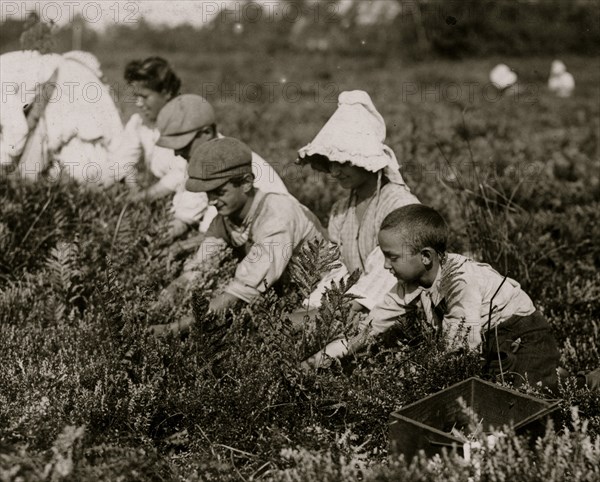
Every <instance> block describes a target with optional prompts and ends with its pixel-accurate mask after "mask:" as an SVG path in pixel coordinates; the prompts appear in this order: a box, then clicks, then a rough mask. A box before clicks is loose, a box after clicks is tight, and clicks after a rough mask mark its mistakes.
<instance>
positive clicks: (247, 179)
mask: <svg viewBox="0 0 600 482" xmlns="http://www.w3.org/2000/svg"><path fill="white" fill-rule="evenodd" d="M253 180H254V176H253V174H252V151H251V150H250V148H249V147H248V146H247V145H246V144H244V143H243V142H241V141H238V140H236V139H233V138H229V137H224V138H219V139H213V140H210V141H207V142H204V143H201V144H198V145H195V146H194V147H193V149H192V152H191V158H190V163H189V166H188V180H187V183H186V189H187V190H188V191H191V192H206V193H207V195H208V199H209V204H210V205H211V206H214V207H215V208H216V210H217V213H218V214H217V216H216V217H215V218H214V220H213V221H212V223H211V225H210V227H209V228H208V230H207V232H206V238H205V239H204V241H203V242H202V244H201V245H200V248H199V249H198V252H197V253H196V254H195V256H193V257H192V258H190V259H188V261H187V262H186V263H185V265H184V272H183V274H182V275H181V276H180V277H179V279H177V280H175V281H174V283H177V284H178V285H181V284H186V283H189V282H190V281H192V280H193V279H194V278H195V277H196V274H197V273H196V271H195V269H196V268H198V267H200V266H202V265H203V264H204V263H206V262H207V260H208V259H210V258H211V257H212V256H214V255H215V253H217V252H218V251H219V249H218V248H219V247H224V246H232V247H234V248H241V249H243V252H244V253H245V256H244V258H243V259H242V260H241V261H240V262H239V264H238V266H237V268H236V271H235V276H234V278H233V279H232V280H231V281H230V282H229V283H228V284H227V286H226V287H225V289H224V291H223V293H221V294H219V295H217V296H215V297H213V298H212V299H211V300H210V304H209V311H213V312H222V311H224V310H226V309H227V308H229V307H231V306H232V305H233V304H234V303H236V302H237V301H244V302H247V303H248V302H251V301H252V300H254V299H255V298H256V297H258V296H260V295H261V294H262V293H263V292H264V291H265V290H266V289H267V287H271V286H272V285H273V284H274V283H275V282H276V281H277V280H278V279H279V278H280V277H281V275H282V274H283V272H284V271H285V269H286V267H287V265H288V262H290V261H291V262H293V257H294V255H295V254H296V253H297V252H298V251H299V250H300V249H301V247H302V245H303V244H304V243H305V242H307V241H313V240H320V239H322V238H323V234H322V233H323V231H322V228H321V225H320V223H319V221H318V219H317V218H316V217H315V216H314V214H312V213H311V212H310V211H309V210H308V209H307V208H306V207H304V206H303V205H302V204H300V203H299V202H298V201H297V200H296V199H295V198H294V197H292V196H291V195H289V194H281V193H265V192H263V191H261V190H260V189H257V188H255V187H254V186H253ZM167 290H168V288H167ZM191 323H193V318H191V317H187V318H185V319H183V320H180V321H177V322H174V323H171V324H169V325H155V326H153V327H151V330H152V331H153V332H154V333H156V334H161V333H164V332H168V331H171V332H178V331H180V330H183V329H187V328H188V327H189V326H190V325H191Z"/></svg>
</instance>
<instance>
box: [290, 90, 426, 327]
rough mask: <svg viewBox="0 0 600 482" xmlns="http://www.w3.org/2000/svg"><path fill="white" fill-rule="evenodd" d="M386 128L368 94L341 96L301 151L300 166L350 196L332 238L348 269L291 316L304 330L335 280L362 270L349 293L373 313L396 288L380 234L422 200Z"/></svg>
mask: <svg viewBox="0 0 600 482" xmlns="http://www.w3.org/2000/svg"><path fill="white" fill-rule="evenodd" d="M385 136H386V127H385V122H384V120H383V117H382V116H381V115H380V114H379V112H378V111H377V109H376V108H375V106H374V105H373V102H372V101H371V98H370V97H369V95H368V94H367V93H366V92H363V91H360V90H356V91H351V92H342V93H341V94H340V96H339V99H338V108H337V110H336V111H335V112H334V113H333V115H332V116H331V118H330V119H329V120H328V121H327V123H326V124H325V126H323V128H322V129H321V131H320V132H319V133H318V134H317V136H316V137H315V138H314V140H313V141H312V142H311V143H310V144H308V145H307V146H305V147H303V148H302V149H300V150H299V151H298V154H299V162H300V163H310V164H311V166H312V167H313V168H314V169H316V170H320V171H325V172H328V173H329V174H331V176H332V177H333V178H334V179H335V180H336V181H337V182H338V183H339V184H340V185H341V186H342V187H343V188H345V189H347V190H348V194H347V195H346V196H344V197H343V198H342V199H340V200H338V201H337V202H336V203H335V204H334V205H333V208H332V210H331V213H330V217H329V226H328V233H329V240H330V241H331V242H332V243H333V244H334V245H336V246H337V247H338V248H339V251H340V254H341V261H342V264H343V266H342V267H341V268H340V269H338V270H335V271H332V272H331V273H329V274H328V275H326V276H325V277H324V278H323V280H322V281H321V283H320V284H319V285H318V286H317V288H316V289H315V291H314V292H313V293H312V294H311V295H310V298H309V300H307V301H306V302H305V305H307V307H308V312H307V310H302V311H298V312H296V313H293V314H291V315H289V317H290V319H291V320H292V322H293V323H294V325H296V326H299V325H300V324H301V323H302V320H303V319H304V316H305V315H307V314H308V315H309V316H311V315H313V314H314V313H315V312H316V309H317V308H318V306H319V305H320V300H321V296H322V294H323V292H324V289H325V287H326V286H328V285H329V284H330V283H331V281H332V280H334V279H337V280H339V279H340V278H342V277H343V276H344V275H346V274H348V273H352V272H354V271H355V270H360V272H361V276H360V278H359V280H358V282H357V283H356V284H355V285H354V286H353V287H352V288H351V289H350V290H349V293H351V294H354V295H356V296H358V298H357V299H356V300H355V301H353V303H352V309H353V311H368V310H370V309H372V308H373V307H374V306H375V305H376V304H377V303H378V302H380V301H381V300H382V299H383V296H384V295H385V293H386V292H387V291H389V290H390V289H391V288H392V286H394V284H395V279H394V277H393V276H392V275H391V274H390V273H388V272H387V271H386V270H385V269H384V268H383V254H382V253H381V250H380V249H379V246H378V245H379V243H378V241H377V233H378V232H379V227H380V225H381V222H382V221H383V219H384V218H385V216H386V215H387V214H389V213H390V212H392V211H393V210H394V209H396V208H399V207H401V206H405V205H407V204H413V203H418V202H419V200H418V199H417V198H416V197H415V196H414V195H413V194H412V193H411V192H410V189H409V188H408V186H407V185H406V183H405V182H404V179H403V178H402V175H401V174H400V166H399V165H398V161H397V160H396V156H395V155H394V152H393V151H392V150H391V149H390V148H389V147H388V146H386V145H385V144H384V141H385Z"/></svg>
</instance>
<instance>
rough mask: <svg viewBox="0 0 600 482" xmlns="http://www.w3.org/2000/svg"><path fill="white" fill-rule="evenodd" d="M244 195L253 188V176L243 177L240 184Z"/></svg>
mask: <svg viewBox="0 0 600 482" xmlns="http://www.w3.org/2000/svg"><path fill="white" fill-rule="evenodd" d="M242 186H243V188H244V193H246V194H247V193H249V192H250V191H252V189H253V188H254V174H246V175H245V176H244V183H243V184H242Z"/></svg>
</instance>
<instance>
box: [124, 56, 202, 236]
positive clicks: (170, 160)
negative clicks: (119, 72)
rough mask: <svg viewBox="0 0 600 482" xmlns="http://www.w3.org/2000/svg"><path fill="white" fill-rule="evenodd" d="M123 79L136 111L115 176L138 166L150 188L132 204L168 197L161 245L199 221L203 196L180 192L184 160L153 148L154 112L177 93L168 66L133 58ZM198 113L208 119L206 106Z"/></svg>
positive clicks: (155, 134)
mask: <svg viewBox="0 0 600 482" xmlns="http://www.w3.org/2000/svg"><path fill="white" fill-rule="evenodd" d="M124 77H125V80H126V81H127V83H128V84H129V85H130V86H131V87H132V88H133V90H134V94H135V97H136V105H137V107H138V108H139V109H140V111H141V115H140V114H139V113H135V114H133V115H132V116H131V118H130V119H129V121H128V122H127V125H126V126H125V131H124V133H123V136H122V137H121V141H120V143H119V145H118V147H117V149H116V150H115V151H114V152H113V153H112V157H113V160H114V161H115V163H117V165H118V166H119V169H120V171H121V172H120V174H121V176H123V177H125V176H127V175H130V174H134V173H135V166H137V165H138V163H140V162H142V163H143V164H144V166H145V168H146V169H147V171H149V172H150V173H151V174H152V175H153V176H154V178H155V179H156V182H155V183H154V184H152V185H151V186H150V187H147V188H145V189H142V190H140V191H137V192H133V193H132V194H131V195H130V196H129V199H130V200H131V201H133V202H140V201H154V200H156V199H161V198H164V197H166V196H170V195H172V196H173V198H172V202H171V208H170V211H171V220H170V222H169V231H168V234H167V239H166V241H165V244H168V245H170V244H172V243H173V242H174V241H175V240H176V239H177V238H178V237H180V236H181V235H183V234H184V233H185V232H186V231H187V230H188V229H189V227H190V226H193V225H195V224H197V223H198V222H200V221H201V219H202V217H203V216H204V214H206V209H207V207H208V201H207V199H206V196H204V195H202V194H198V193H189V192H186V191H185V181H186V177H187V174H186V170H187V160H186V159H185V158H184V157H181V156H179V155H177V154H176V153H175V151H174V150H173V149H169V148H165V147H161V146H158V145H157V141H158V139H159V138H160V131H159V129H158V127H157V125H156V121H157V118H158V114H159V112H160V110H161V109H162V108H163V107H164V106H165V105H166V104H167V103H168V102H169V101H170V100H172V99H174V98H175V97H177V96H179V95H180V88H181V80H180V79H179V77H178V76H177V75H176V74H175V72H174V71H173V69H172V68H171V66H170V65H169V63H168V62H167V61H166V60H165V59H163V58H161V57H148V58H146V59H144V60H134V61H131V62H129V63H128V64H127V66H126V67H125V74H124ZM198 115H201V116H203V118H204V119H205V121H206V122H213V121H214V111H213V109H212V107H211V106H210V104H206V105H204V106H203V109H202V111H201V112H199V113H198Z"/></svg>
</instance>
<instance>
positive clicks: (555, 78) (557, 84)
mask: <svg viewBox="0 0 600 482" xmlns="http://www.w3.org/2000/svg"><path fill="white" fill-rule="evenodd" d="M548 89H549V90H550V92H553V93H554V94H556V96H557V97H571V94H572V93H573V89H575V79H574V78H573V76H572V75H571V74H570V73H569V72H567V67H566V66H565V64H564V63H563V62H561V61H560V60H555V61H554V62H552V67H551V68H550V77H549V78H548Z"/></svg>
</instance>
